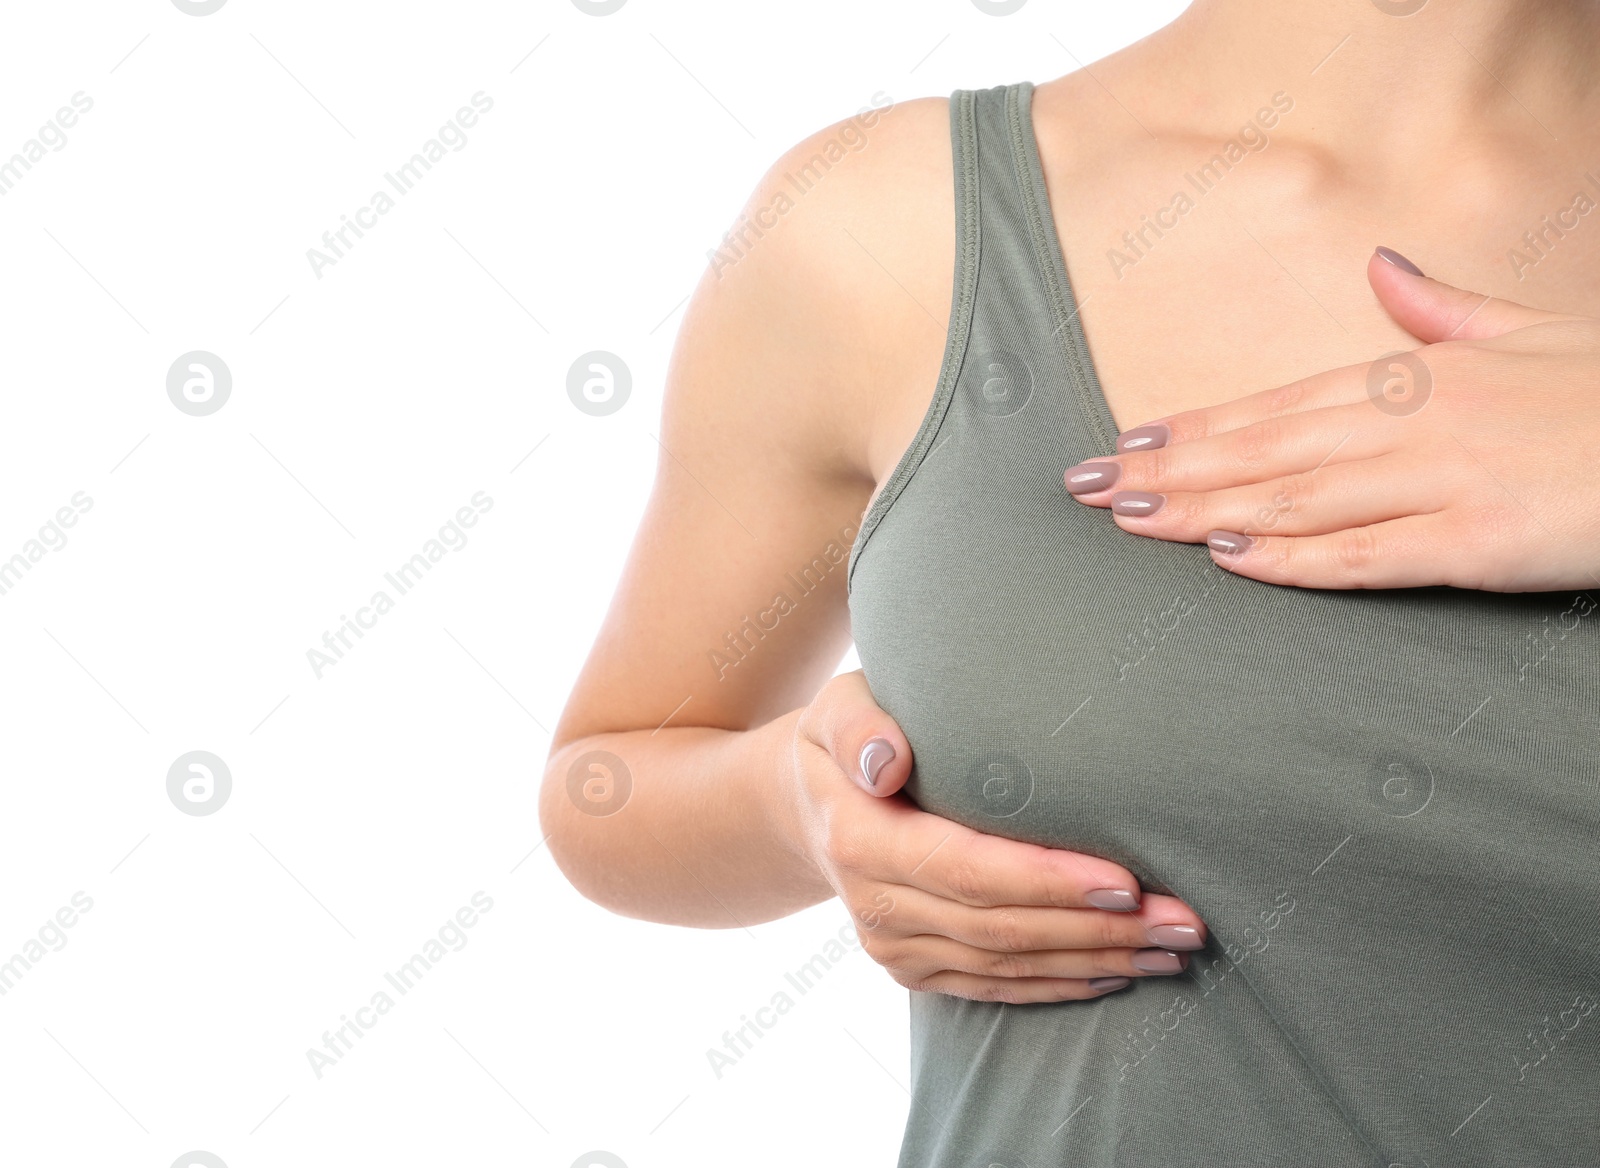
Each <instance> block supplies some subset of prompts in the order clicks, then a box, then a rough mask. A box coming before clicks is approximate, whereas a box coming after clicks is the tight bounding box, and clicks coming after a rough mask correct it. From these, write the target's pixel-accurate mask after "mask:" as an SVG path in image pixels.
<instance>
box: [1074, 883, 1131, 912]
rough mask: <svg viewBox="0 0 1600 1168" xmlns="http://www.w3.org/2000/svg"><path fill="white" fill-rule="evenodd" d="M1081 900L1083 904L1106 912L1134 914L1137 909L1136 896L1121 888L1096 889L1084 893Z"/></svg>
mask: <svg viewBox="0 0 1600 1168" xmlns="http://www.w3.org/2000/svg"><path fill="white" fill-rule="evenodd" d="M1083 899H1084V903H1085V904H1088V905H1090V906H1091V907H1093V908H1103V909H1105V910H1106V911H1107V912H1135V911H1137V910H1138V908H1139V898H1138V896H1136V895H1135V894H1134V893H1132V892H1129V891H1127V890H1126V889H1122V888H1096V889H1095V890H1094V891H1093V892H1086V893H1084V894H1083Z"/></svg>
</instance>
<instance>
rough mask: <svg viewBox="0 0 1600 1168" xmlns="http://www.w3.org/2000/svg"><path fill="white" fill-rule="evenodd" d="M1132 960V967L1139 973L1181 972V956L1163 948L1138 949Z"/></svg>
mask: <svg viewBox="0 0 1600 1168" xmlns="http://www.w3.org/2000/svg"><path fill="white" fill-rule="evenodd" d="M1132 960H1133V967H1134V968H1135V969H1137V970H1139V971H1140V972H1141V973H1182V972H1183V958H1182V957H1181V956H1179V955H1178V954H1176V953H1172V952H1169V951H1168V950H1165V949H1140V950H1138V951H1137V952H1135V953H1134V955H1133V959H1132Z"/></svg>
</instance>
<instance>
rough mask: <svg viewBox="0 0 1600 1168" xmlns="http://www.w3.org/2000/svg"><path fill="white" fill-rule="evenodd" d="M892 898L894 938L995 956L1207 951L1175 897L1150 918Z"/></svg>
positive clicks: (911, 894)
mask: <svg viewBox="0 0 1600 1168" xmlns="http://www.w3.org/2000/svg"><path fill="white" fill-rule="evenodd" d="M891 895H892V899H893V901H894V909H893V910H892V912H889V913H886V914H885V915H884V918H883V920H884V922H885V923H886V924H888V925H889V932H890V933H892V934H894V935H897V936H930V935H934V936H940V937H948V938H950V939H952V940H955V941H959V942H961V943H962V944H964V945H970V946H971V947H972V948H974V949H987V950H989V951H990V952H994V953H1028V952H1035V951H1040V950H1050V949H1130V950H1132V949H1151V948H1155V949H1173V950H1181V951H1185V952H1187V951H1190V950H1194V949H1200V948H1203V947H1204V946H1205V939H1206V928H1205V925H1204V924H1202V923H1201V922H1200V920H1199V919H1198V918H1197V917H1195V915H1194V913H1193V911H1192V910H1190V909H1189V908H1188V906H1186V905H1184V904H1183V903H1182V902H1181V901H1173V900H1172V899H1171V898H1170V897H1167V898H1164V900H1165V903H1162V904H1159V905H1152V906H1151V911H1150V912H1149V913H1146V912H1145V911H1141V912H1139V913H1117V912H1105V911H1102V910H1099V909H1058V908H1040V907H1037V906H1033V905H999V906H996V907H994V908H976V907H974V906H972V905H969V904H962V903H958V902H956V901H951V900H943V899H940V898H938V897H935V896H932V895H931V894H929V893H926V892H923V891H922V890H921V889H918V888H896V889H893V890H892V891H891ZM1151 899H1154V898H1151Z"/></svg>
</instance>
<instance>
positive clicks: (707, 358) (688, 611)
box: [541, 102, 954, 926]
mask: <svg viewBox="0 0 1600 1168" xmlns="http://www.w3.org/2000/svg"><path fill="white" fill-rule="evenodd" d="M947 116H948V115H947V113H946V111H945V106H944V103H942V102H918V103H910V104H907V105H902V106H899V107H896V108H894V109H893V110H892V111H890V112H888V113H880V114H878V115H876V116H875V117H874V118H872V119H871V120H872V121H873V125H871V126H862V125H861V124H860V121H857V122H856V123H854V125H855V129H854V131H852V130H851V129H850V127H851V125H852V123H845V124H844V125H843V126H842V127H840V126H836V127H831V128H830V129H828V130H824V131H823V132H822V133H820V134H818V135H816V136H814V137H813V138H812V139H810V140H808V141H806V142H803V143H801V144H800V145H799V146H797V147H796V148H795V149H794V150H793V151H791V152H790V153H789V154H788V155H786V156H785V157H784V158H782V159H780V160H779V161H778V163H777V164H775V165H774V167H773V168H772V171H771V173H770V174H769V175H768V177H767V179H766V180H765V181H764V182H763V184H762V185H761V187H760V188H759V189H758V190H757V191H756V193H755V194H754V195H753V196H752V198H751V200H750V203H749V205H748V206H747V207H746V211H745V214H744V215H743V216H741V225H742V224H754V226H747V227H744V229H743V230H742V232H741V231H740V229H739V225H736V228H735V232H734V235H735V237H736V238H735V242H734V244H733V245H731V246H729V247H726V248H724V250H723V253H722V255H723V256H724V257H725V258H726V259H727V260H728V261H729V262H725V263H721V262H719V263H718V264H717V266H716V268H715V269H714V270H708V271H707V273H706V275H705V277H704V278H703V279H702V281H701V283H700V286H699V288H698V289H697V290H696V292H695V295H694V297H693V299H692V302H691V304H690V307H689V310H688V312H687V315H686V317H685V321H684V325H683V328H682V331H681V333H680V335H679V338H678V344H677V348H676V351H675V353H674V358H673V362H672V367H671V371H670V374H669V380H668V385H667V393H666V402H665V407H664V411H663V419H662V431H661V446H662V449H661V455H660V460H659V464H658V471H657V477H656V481H655V485H654V490H653V493H652V496H651V500H650V504H649V507H648V509H647V511H646V514H645V517H644V520H643V523H642V524H641V527H640V529H639V532H638V535H637V537H636V540H635V543H634V547H633V550H632V554H631V556H630V558H629V561H628V564H627V567H626V569H625V572H624V575H623V578H622V581H621V584H620V586H619V588H618V590H617V594H616V597H615V599H614V601H613V603H612V606H611V609H610V612H609V613H608V615H607V618H606V622H605V625H604V627H603V628H602V629H601V632H600V635H599V638H598V639H597V641H596V644H595V646H594V649H593V651H592V652H591V655H590V657H589V660H588V662H587V664H586V666H585V668H584V670H583V672H582V674H581V676H580V678H579V680H578V683H577V686H576V687H575V689H574V691H573V694H572V697H571V699H570V701H569V703H568V706H567V708H566V711H565V713H564V715H563V717H562V720H561V723H560V725H559V726H558V728H557V731H556V735H555V745H554V750H553V752H552V755H551V759H550V764H549V767H548V770H547V777H546V786H545V789H544V792H543V798H542V801H541V814H542V817H543V820H544V828H545V830H546V831H547V832H548V833H549V834H550V846H551V848H552V851H553V853H554V855H555V857H556V860H557V862H558V863H560V864H561V866H562V868H563V870H564V871H565V872H566V873H567V875H568V876H569V877H570V878H571V879H572V880H573V882H574V883H575V884H576V885H577V886H578V887H579V888H580V889H581V890H582V891H583V892H584V893H585V894H586V895H589V896H591V897H592V898H594V899H595V900H597V901H599V902H600V903H602V904H605V905H606V906H607V907H609V908H612V909H614V910H616V911H618V912H622V913H626V914H629V915H636V916H645V917H649V918H651V919H656V920H665V921H671V922H675V923H680V924H696V925H709V926H719V925H720V926H728V925H732V924H734V923H735V921H734V919H733V917H737V918H738V921H739V922H740V923H743V922H748V921H753V920H764V919H769V918H771V917H774V916H781V915H784V914H787V913H790V912H794V911H796V910H797V909H800V908H803V907H805V906H806V905H809V904H813V903H816V902H817V901H819V900H823V899H825V898H827V897H829V896H831V895H832V889H831V888H830V887H829V886H828V885H827V884H826V883H825V882H824V881H823V880H822V878H821V876H820V875H819V874H818V872H817V869H816V867H815V865H814V864H812V863H811V862H810V861H809V860H807V859H806V858H804V856H803V855H801V854H800V853H799V852H798V851H797V850H796V846H795V843H794V841H795V839H796V833H797V830H798V828H797V825H796V824H795V823H794V822H793V820H794V814H793V810H792V808H793V805H794V797H795V796H794V792H793V790H792V789H790V788H791V785H792V771H793V760H792V753H793V749H792V747H793V738H794V729H795V725H796V722H797V720H798V715H799V711H800V709H801V708H802V707H804V706H806V705H807V704H808V703H809V702H810V701H811V700H812V698H813V697H814V696H815V695H816V693H817V691H818V690H819V688H820V687H821V686H822V683H823V682H824V681H826V680H827V679H828V677H829V676H830V675H831V674H832V672H833V670H834V669H835V668H836V667H837V664H838V661H839V658H840V657H841V656H842V655H843V653H844V651H845V649H846V648H847V647H848V645H849V641H850V630H849V614H848V612H847V609H846V602H845V587H844V572H845V565H844V562H843V557H844V556H846V555H848V552H849V548H850V543H851V540H852V539H853V537H854V534H855V530H856V525H857V524H858V523H859V521H860V516H861V513H862V512H863V510H864V509H865V508H866V505H867V503H868V501H869V499H870V497H871V494H872V490H873V488H874V484H875V479H876V473H877V469H878V467H877V466H875V465H874V462H875V460H876V462H877V463H878V464H883V463H888V464H890V465H892V462H893V460H894V458H896V457H898V451H899V449H901V448H903V447H904V445H905V443H906V442H907V441H908V440H909V437H910V432H911V431H913V430H914V429H915V425H916V420H917V419H916V416H909V417H907V416H906V415H907V414H908V408H907V407H902V408H901V409H900V411H899V414H900V416H898V417H897V416H896V414H895V409H894V407H895V405H896V404H897V403H901V402H907V403H910V406H914V407H915V408H916V411H917V412H918V413H920V408H921V407H922V406H925V405H926V399H927V396H928V394H929V393H931V387H932V385H933V381H934V378H935V376H936V374H937V364H938V360H939V357H940V355H941V351H942V342H943V320H942V319H940V320H934V319H932V318H930V316H929V315H928V314H927V312H925V310H924V308H923V303H925V304H927V306H928V307H929V308H931V309H933V310H934V311H936V312H939V313H941V314H943V313H944V312H946V311H947V310H948V301H949V287H950V278H951V277H950V269H951V267H952V266H953V254H954V238H953V226H952V222H953V210H952V205H951V196H950V194H949V188H950V175H949V166H950V164H949V148H948V129H947V126H948V122H947ZM863 140H864V145H862V144H861V143H862V141H863ZM841 142H842V143H844V144H845V150H844V155H843V157H842V158H841V159H840V160H838V161H836V162H832V163H829V164H828V168H827V170H826V172H825V173H820V176H819V177H816V178H815V180H814V186H813V187H812V189H811V190H809V191H808V192H807V193H805V194H803V195H802V194H799V193H798V188H797V187H796V186H795V185H794V184H793V183H792V182H790V181H789V179H788V177H787V176H789V175H791V174H793V175H798V174H800V173H801V171H802V168H804V167H806V166H807V165H808V164H810V165H811V168H812V169H811V171H810V172H809V173H810V174H811V175H819V172H820V171H821V168H820V167H818V166H817V165H816V164H815V163H814V162H812V160H813V159H815V158H816V157H818V156H821V157H823V160H824V162H826V161H827V154H828V153H829V144H830V143H834V144H835V147H834V150H833V153H835V154H837V153H838V144H840V143H841ZM850 143H856V149H854V150H850V149H849V144H850ZM801 181H802V182H804V181H806V180H805V179H802V180H801ZM785 198H787V199H788V200H789V201H790V203H791V204H793V205H792V206H790V207H789V209H787V210H780V208H782V207H783V206H784V203H783V201H782V200H783V199H785ZM762 222H766V223H769V224H773V226H770V227H768V228H764V229H763V228H761V227H760V224H761V223H762ZM758 230H760V231H762V234H761V235H760V236H759V237H758V236H757V231H758ZM864 247H866V248H871V249H872V251H871V253H870V254H869V253H867V252H866V251H864V250H863V248H864ZM740 252H743V254H742V255H740V254H739V253H740ZM874 256H876V257H878V258H877V259H875V258H874ZM880 262H881V263H883V264H884V265H886V266H889V267H891V268H892V269H893V270H895V271H896V273H897V277H898V278H899V279H901V280H902V281H911V285H910V286H911V287H913V288H914V289H915V290H916V292H917V293H918V294H919V295H918V297H917V298H915V299H913V298H912V296H910V295H908V294H907V293H906V292H905V291H904V290H902V289H900V288H897V287H896V286H895V284H894V283H893V281H892V279H891V278H889V277H887V276H886V275H885V272H884V271H883V269H882V268H880V267H879V263H880ZM919 300H920V301H921V302H922V303H919ZM919 385H920V386H924V387H927V388H925V389H923V390H922V391H921V402H920V404H919V403H917V387H918V386H919ZM897 423H898V429H899V430H901V431H904V434H903V436H901V435H899V434H897V433H894V432H892V431H895V430H896V424H897ZM896 441H898V443H899V445H898V447H896V446H895V445H894V444H895V442H896ZM819 560H820V561H821V564H820V565H818V561H819ZM808 565H810V566H811V569H810V573H809V575H807V574H805V573H804V571H803V569H806V567H807V566H808ZM818 577H820V581H818ZM802 586H803V587H806V588H809V591H805V592H804V593H802V592H801V587H802ZM780 597H781V598H782V600H780ZM767 626H772V627H770V628H769V627H767ZM658 727H659V729H658ZM596 750H603V751H608V752H610V753H611V754H613V755H615V756H616V757H617V758H618V759H620V760H622V761H623V764H624V765H625V766H626V767H627V771H628V775H629V778H630V779H631V784H632V790H631V793H630V794H629V795H628V802H627V807H626V810H625V812H622V813H618V814H614V815H606V816H597V815H594V814H589V813H587V812H589V811H593V810H595V808H593V807H587V808H586V807H581V806H580V805H579V804H578V803H575V802H574V801H573V799H572V798H571V797H570V796H569V792H568V787H569V777H570V776H569V772H570V771H571V770H572V768H573V766H574V764H575V763H577V762H578V760H580V759H582V758H584V757H585V756H586V755H587V754H589V753H591V752H593V751H596ZM579 769H580V773H583V772H584V771H585V768H584V767H581V766H580V768H579ZM595 781H596V782H597V783H599V784H601V785H602V786H603V785H604V779H603V778H596V780H595Z"/></svg>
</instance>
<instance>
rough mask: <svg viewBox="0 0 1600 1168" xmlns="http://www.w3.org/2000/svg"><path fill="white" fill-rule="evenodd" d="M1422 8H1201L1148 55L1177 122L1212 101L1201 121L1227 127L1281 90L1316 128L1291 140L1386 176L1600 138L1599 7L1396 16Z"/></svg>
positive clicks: (1454, 5) (1453, 9) (1431, 10)
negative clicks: (1217, 119)
mask: <svg viewBox="0 0 1600 1168" xmlns="http://www.w3.org/2000/svg"><path fill="white" fill-rule="evenodd" d="M1418 2H1419V0H1336V2H1328V0H1298V2H1289V0H1195V3H1194V4H1193V5H1192V6H1191V7H1190V8H1189V9H1188V10H1187V11H1186V12H1185V13H1184V14H1183V15H1182V16H1181V17H1179V19H1178V20H1177V21H1175V22H1174V23H1173V24H1171V25H1169V26H1168V27H1167V28H1165V29H1163V30H1162V31H1161V32H1160V33H1157V34H1156V35H1155V36H1154V37H1152V38H1151V39H1150V40H1149V41H1148V42H1146V47H1147V48H1148V49H1150V50H1152V51H1153V52H1155V53H1156V54H1157V55H1159V56H1160V57H1161V58H1162V65H1163V66H1164V68H1163V69H1162V70H1161V74H1162V75H1164V76H1165V77H1167V78H1168V81H1167V82H1166V83H1165V84H1164V85H1163V86H1162V88H1165V89H1166V90H1167V91H1168V93H1167V97H1168V98H1169V99H1177V100H1178V101H1179V104H1178V105H1176V106H1175V107H1169V108H1177V109H1183V108H1185V106H1184V104H1183V102H1184V101H1185V100H1186V101H1187V102H1188V107H1189V108H1196V107H1195V101H1194V99H1195V97H1196V95H1204V99H1203V104H1202V105H1200V106H1199V107H1198V108H1197V109H1196V112H1198V113H1199V114H1200V115H1201V116H1202V117H1205V116H1206V115H1207V114H1208V113H1210V112H1215V113H1216V114H1217V115H1219V116H1221V117H1223V118H1225V119H1232V118H1234V117H1236V116H1237V107H1238V106H1239V105H1249V104H1250V103H1259V102H1260V101H1261V100H1262V97H1263V95H1264V94H1265V93H1272V92H1276V91H1278V90H1283V91H1285V92H1287V93H1289V94H1290V95H1291V96H1293V97H1294V98H1295V99H1296V101H1302V100H1303V101H1304V102H1305V105H1306V108H1308V110H1309V111H1310V112H1312V113H1314V115H1315V116H1314V119H1308V120H1307V121H1305V122H1301V123H1298V124H1296V125H1295V126H1294V127H1293V128H1292V129H1291V130H1290V131H1289V132H1290V133H1291V134H1292V135H1294V136H1297V137H1298V136H1302V135H1304V136H1306V137H1308V138H1311V139H1314V140H1315V142H1316V144H1317V145H1318V146H1319V147H1320V148H1322V149H1324V150H1327V151H1329V152H1330V153H1332V154H1333V155H1335V156H1345V157H1347V158H1354V157H1357V156H1361V155H1365V156H1367V157H1368V158H1370V159H1371V161H1372V163H1373V164H1374V165H1375V166H1378V167H1380V168H1383V167H1387V166H1390V165H1404V164H1405V162H1406V161H1407V160H1408V159H1411V160H1415V159H1418V158H1419V156H1420V157H1423V158H1425V157H1426V156H1428V155H1430V154H1433V155H1437V154H1439V153H1441V152H1451V151H1456V150H1461V149H1465V150H1466V151H1468V152H1469V153H1480V152H1488V151H1491V150H1492V151H1504V150H1506V149H1514V148H1515V147H1516V144H1517V143H1518V142H1521V141H1524V140H1526V141H1527V142H1528V143H1529V144H1530V146H1532V145H1533V144H1535V143H1537V144H1540V146H1541V147H1549V146H1550V145H1551V144H1552V142H1553V140H1559V139H1561V138H1563V137H1565V136H1567V135H1568V134H1572V135H1577V134H1579V133H1580V131H1581V132H1582V133H1585V134H1592V133H1593V127H1594V126H1595V125H1596V124H1597V115H1600V69H1597V68H1596V64H1597V62H1600V4H1597V3H1593V2H1590V0H1426V2H1425V3H1422V4H1421V6H1420V8H1418V10H1417V11H1416V12H1414V13H1413V14H1411V15H1409V16H1397V15H1392V14H1390V12H1389V11H1388V10H1389V9H1407V8H1411V7H1414V6H1416V5H1417V4H1418ZM1151 96H1152V97H1154V96H1155V95H1154V94H1152V95H1151ZM1158 100H1159V99H1158ZM1213 103H1215V105H1216V109H1215V110H1214V111H1209V110H1207V109H1206V108H1205V107H1206V106H1210V105H1212V104H1213ZM1596 161H1597V162H1600V159H1597V160H1596Z"/></svg>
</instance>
